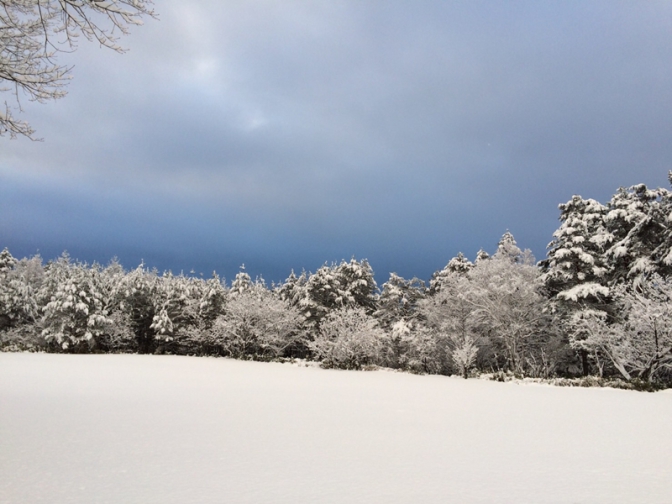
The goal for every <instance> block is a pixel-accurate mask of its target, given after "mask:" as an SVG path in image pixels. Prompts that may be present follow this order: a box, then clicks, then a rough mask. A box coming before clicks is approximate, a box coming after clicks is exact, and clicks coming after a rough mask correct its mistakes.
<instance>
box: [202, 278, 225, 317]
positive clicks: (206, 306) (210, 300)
mask: <svg viewBox="0 0 672 504" xmlns="http://www.w3.org/2000/svg"><path fill="white" fill-rule="evenodd" d="M197 287H200V289H199V292H198V294H199V302H198V316H199V318H200V322H201V323H202V324H203V325H204V327H205V328H209V327H210V326H212V323H213V322H214V321H215V319H216V318H217V317H218V316H219V315H221V314H222V313H223V311H224V305H225V303H226V297H227V292H226V287H225V286H224V284H223V283H222V280H220V278H219V276H217V273H215V272H213V273H212V278H210V279H208V280H207V281H206V282H200V283H198V284H197Z"/></svg>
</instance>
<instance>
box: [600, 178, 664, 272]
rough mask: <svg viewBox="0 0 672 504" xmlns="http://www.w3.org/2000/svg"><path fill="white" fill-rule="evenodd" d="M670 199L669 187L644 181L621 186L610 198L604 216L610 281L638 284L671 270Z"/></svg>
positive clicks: (606, 255)
mask: <svg viewBox="0 0 672 504" xmlns="http://www.w3.org/2000/svg"><path fill="white" fill-rule="evenodd" d="M671 200H672V194H671V193H670V191H668V190H667V189H663V188H658V189H648V188H647V187H646V186H645V185H644V184H639V185H635V186H632V187H629V188H627V189H626V188H621V189H619V190H618V192H617V193H616V194H615V195H614V196H613V197H612V198H611V200H610V201H609V203H608V204H607V214H606V216H605V219H604V220H605V226H606V228H607V229H608V231H609V233H610V234H611V243H610V247H609V248H608V249H607V250H606V253H605V257H606V261H607V262H608V264H609V269H610V271H609V277H610V280H611V284H616V283H620V282H635V283H638V282H640V281H642V280H643V279H645V278H646V277H647V276H649V275H651V274H653V273H659V274H662V275H663V276H667V275H669V274H671V273H672V268H671V267H670V266H669V265H668V264H666V258H667V256H668V254H669V250H668V246H667V243H666V238H667V237H668V236H669V235H670V221H669V220H668V218H669V216H670V213H671V211H672V207H671V205H670V202H671ZM668 262H672V261H668Z"/></svg>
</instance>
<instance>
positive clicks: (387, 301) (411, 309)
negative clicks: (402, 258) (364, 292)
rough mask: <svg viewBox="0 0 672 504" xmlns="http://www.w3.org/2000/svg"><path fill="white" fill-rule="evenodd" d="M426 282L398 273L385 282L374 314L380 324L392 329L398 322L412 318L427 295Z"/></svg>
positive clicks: (392, 274) (391, 275)
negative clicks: (408, 278)
mask: <svg viewBox="0 0 672 504" xmlns="http://www.w3.org/2000/svg"><path fill="white" fill-rule="evenodd" d="M426 290H427V289H426V288H425V282H424V281H422V280H420V279H418V278H412V279H411V280H405V279H404V278H402V277H400V276H399V275H397V274H396V273H390V278H389V280H388V281H387V282H385V283H384V284H383V290H382V292H381V293H380V296H379V298H378V309H377V310H376V311H375V313H374V316H375V317H376V318H377V319H378V320H379V321H380V324H381V325H382V326H383V327H384V328H386V329H390V328H391V327H392V326H393V325H394V324H395V323H396V322H398V321H401V320H410V319H412V318H413V317H415V315H416V310H417V306H418V302H419V301H420V300H421V299H423V298H424V297H425V295H426Z"/></svg>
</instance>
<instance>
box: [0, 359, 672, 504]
mask: <svg viewBox="0 0 672 504" xmlns="http://www.w3.org/2000/svg"><path fill="white" fill-rule="evenodd" d="M670 419H672V393H671V392H670V391H664V392H660V393H655V394H648V393H637V392H631V391H623V390H613V389H577V388H559V387H552V386H548V385H534V384H528V385H517V384H512V383H496V382H490V381H484V380H463V379H461V378H446V377H441V376H414V375H411V374H404V373H394V372H384V371H379V372H350V371H327V370H322V369H317V368H311V367H298V366H295V365H290V364H265V363H255V362H243V361H235V360H229V359H215V358H191V357H173V356H141V355H49V354H7V353H5V354H0V502H1V503H3V504H9V503H12V504H14V503H16V504H19V503H20V504H32V503H37V502H46V503H50V504H61V503H64V504H65V503H78V504H79V503H82V504H84V503H86V504H92V503H119V504H122V503H123V504H133V503H138V504H140V503H142V504H152V503H157V504H158V503H161V504H170V503H176V504H177V503H179V504H186V503H255V504H263V503H293V504H294V503H332V502H333V503H335V502H338V503H462V504H469V503H513V504H525V503H530V504H532V503H534V504H544V503H585V504H599V503H609V504H618V503H638V504H639V503H643V502H646V503H648V504H656V503H661V504H662V503H665V504H668V503H669V502H672V501H671V500H670V499H671V498H672V478H670V469H671V468H672V466H671V465H670V453H672V430H671V429H670Z"/></svg>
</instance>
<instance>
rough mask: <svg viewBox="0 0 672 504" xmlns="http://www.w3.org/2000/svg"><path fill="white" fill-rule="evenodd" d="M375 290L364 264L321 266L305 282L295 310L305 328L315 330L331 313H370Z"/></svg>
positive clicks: (370, 275)
mask: <svg viewBox="0 0 672 504" xmlns="http://www.w3.org/2000/svg"><path fill="white" fill-rule="evenodd" d="M377 288H378V287H377V285H376V281H375V279H374V277H373V270H372V269H371V266H370V265H369V263H368V261H366V260H363V261H361V262H360V261H357V260H355V259H352V260H350V262H349V263H348V262H345V261H341V263H340V264H338V265H336V264H332V265H331V266H327V265H326V264H325V265H324V266H322V267H321V268H319V269H318V270H317V271H316V272H315V273H313V274H312V275H310V277H309V278H308V282H307V283H306V285H305V291H304V292H305V296H304V297H303V298H302V299H301V300H300V301H299V307H300V308H301V310H302V311H303V313H304V314H305V316H306V319H307V320H308V322H309V324H310V325H312V326H313V327H317V326H318V325H319V323H320V321H321V320H322V319H323V318H324V317H325V316H326V315H327V313H329V312H330V311H331V310H336V309H339V308H343V307H346V306H351V307H357V306H359V307H362V308H364V309H365V310H366V311H367V313H373V311H374V310H375V307H376V290H377Z"/></svg>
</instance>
